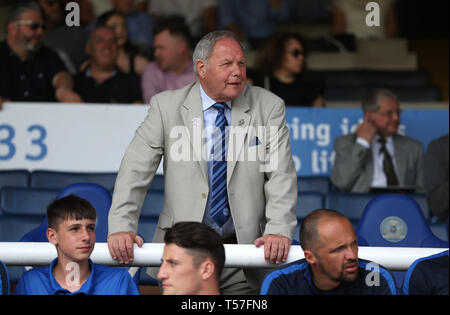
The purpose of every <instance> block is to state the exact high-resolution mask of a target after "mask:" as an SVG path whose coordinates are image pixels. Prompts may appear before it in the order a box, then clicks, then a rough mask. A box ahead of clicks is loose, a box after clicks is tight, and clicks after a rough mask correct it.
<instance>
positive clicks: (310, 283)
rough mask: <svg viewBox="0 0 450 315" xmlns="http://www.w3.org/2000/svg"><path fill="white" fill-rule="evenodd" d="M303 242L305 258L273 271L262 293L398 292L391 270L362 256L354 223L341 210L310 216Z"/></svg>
mask: <svg viewBox="0 0 450 315" xmlns="http://www.w3.org/2000/svg"><path fill="white" fill-rule="evenodd" d="M300 244H301V248H302V249H303V252H304V255H305V258H304V259H301V260H299V261H295V262H293V263H290V264H288V265H285V266H282V267H280V268H279V269H278V270H275V271H273V272H272V273H270V274H269V275H268V276H267V277H266V279H265V280H264V283H263V285H262V287H261V294H262V295H265V294H268V295H396V286H395V281H394V278H393V277H392V275H391V273H390V272H389V271H388V270H387V269H385V268H383V267H381V266H379V265H376V264H373V267H369V268H367V267H368V264H369V262H368V261H366V260H362V259H358V243H357V238H356V235H355V232H354V230H353V227H352V224H351V223H350V221H349V220H348V219H347V218H346V217H345V216H343V215H342V214H340V213H339V212H336V211H334V210H328V209H320V210H315V211H313V212H311V213H310V214H309V215H307V216H306V218H305V219H304V220H303V221H302V224H301V226H300ZM375 267H377V268H378V270H374V269H375ZM368 279H370V280H369V281H368ZM375 279H378V281H376V280H375ZM371 281H373V283H371Z"/></svg>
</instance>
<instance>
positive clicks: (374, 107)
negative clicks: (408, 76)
mask: <svg viewBox="0 0 450 315" xmlns="http://www.w3.org/2000/svg"><path fill="white" fill-rule="evenodd" d="M382 98H389V99H393V100H395V101H396V102H397V103H398V97H397V95H395V93H394V92H392V91H390V90H387V89H375V90H372V91H370V93H369V95H367V97H366V99H365V100H364V101H363V103H362V109H363V112H364V113H375V112H376V111H378V109H379V108H380V106H381V104H380V100H381V99H382Z"/></svg>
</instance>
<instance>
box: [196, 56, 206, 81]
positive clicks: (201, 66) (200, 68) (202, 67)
mask: <svg viewBox="0 0 450 315" xmlns="http://www.w3.org/2000/svg"><path fill="white" fill-rule="evenodd" d="M195 66H196V67H197V73H198V76H199V77H200V78H202V79H204V78H205V76H206V66H207V65H206V64H205V62H204V61H203V60H200V59H198V60H197V61H196V63H195Z"/></svg>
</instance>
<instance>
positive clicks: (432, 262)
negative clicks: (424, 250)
mask: <svg viewBox="0 0 450 315" xmlns="http://www.w3.org/2000/svg"><path fill="white" fill-rule="evenodd" d="M448 253H449V252H448V250H446V251H443V252H441V253H439V254H435V255H431V256H428V257H423V258H419V259H417V260H416V261H415V262H413V263H412V265H411V266H410V267H409V269H408V272H407V273H406V275H405V279H404V281H403V290H402V291H403V295H447V296H448V294H449V290H448V271H449V256H448Z"/></svg>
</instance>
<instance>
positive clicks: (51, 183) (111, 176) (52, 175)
mask: <svg viewBox="0 0 450 315" xmlns="http://www.w3.org/2000/svg"><path fill="white" fill-rule="evenodd" d="M116 177H117V173H114V172H112V173H80V172H57V171H41V170H38V171H33V172H31V175H30V187H34V188H57V189H63V188H64V187H67V186H69V185H71V184H76V183H93V184H98V185H100V186H103V187H104V188H106V189H107V190H108V191H113V189H114V185H115V182H116Z"/></svg>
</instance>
